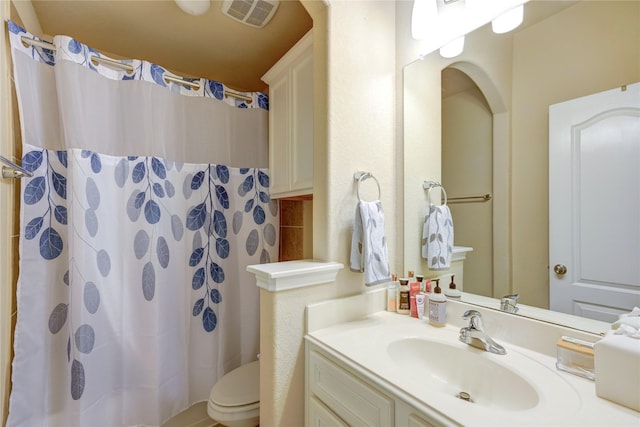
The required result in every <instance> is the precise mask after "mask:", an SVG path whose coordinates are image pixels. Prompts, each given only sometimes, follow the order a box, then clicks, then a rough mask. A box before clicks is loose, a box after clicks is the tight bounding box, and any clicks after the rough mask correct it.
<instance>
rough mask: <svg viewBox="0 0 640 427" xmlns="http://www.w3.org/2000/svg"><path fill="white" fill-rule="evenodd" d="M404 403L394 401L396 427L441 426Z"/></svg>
mask: <svg viewBox="0 0 640 427" xmlns="http://www.w3.org/2000/svg"><path fill="white" fill-rule="evenodd" d="M427 419H430V417H428V416H427V415H426V414H423V413H422V412H421V411H418V410H416V409H415V408H413V407H412V406H410V405H408V404H407V403H405V402H404V401H400V400H396V427H434V426H437V425H442V423H438V422H436V421H435V420H433V421H427Z"/></svg>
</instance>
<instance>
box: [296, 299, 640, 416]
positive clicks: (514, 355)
mask: <svg viewBox="0 0 640 427" xmlns="http://www.w3.org/2000/svg"><path fill="white" fill-rule="evenodd" d="M458 332H459V328H458V327H456V326H452V325H449V324H448V325H447V326H445V327H443V328H437V327H434V326H431V325H429V323H428V322H427V321H426V320H424V319H415V318H411V317H409V316H403V315H398V314H396V313H390V312H385V311H378V312H375V313H373V314H370V315H367V316H364V317H362V318H360V319H357V320H354V321H348V322H343V323H339V324H335V325H333V326H329V327H326V328H323V329H319V330H316V331H313V332H310V333H309V334H308V335H307V336H306V340H307V341H309V342H312V343H314V344H316V345H317V346H318V347H320V348H321V349H323V350H325V351H327V352H328V353H329V354H332V355H334V356H335V357H337V358H338V359H340V360H341V361H342V362H343V363H345V364H347V365H348V366H351V367H353V368H354V369H356V370H357V371H358V373H359V374H360V375H362V376H363V377H365V378H367V379H368V380H370V381H371V382H372V383H374V384H376V385H377V386H379V387H382V388H383V389H385V390H387V391H388V392H389V393H390V394H393V395H396V396H399V397H400V398H402V399H403V400H406V401H409V403H411V404H413V405H414V406H416V408H417V409H419V410H422V411H424V412H425V414H429V413H430V414H433V415H438V416H445V417H447V418H450V419H453V420H454V421H455V423H460V424H461V425H479V424H481V425H492V426H498V425H505V426H506V425H510V426H514V425H521V426H524V425H536V426H541V425H546V426H556V425H563V426H578V425H579V426H585V425H589V426H605V425H606V426H634V427H638V425H640V412H636V411H634V410H632V409H630V408H626V407H624V406H620V405H617V404H615V403H613V402H610V401H608V400H605V399H602V398H599V397H597V396H596V394H595V384H594V382H592V381H589V380H586V379H583V378H580V377H577V376H575V375H571V374H569V373H566V372H561V371H558V370H557V369H556V367H555V362H556V359H555V357H551V356H549V355H548V354H542V353H538V352H536V351H533V350H530V349H528V348H523V347H520V346H517V345H515V344H510V343H508V342H505V341H499V343H500V344H502V345H503V346H504V347H505V348H506V349H507V355H506V356H500V355H494V354H490V353H487V352H483V351H481V350H478V352H479V353H478V357H485V358H489V359H491V360H493V361H494V362H496V363H500V364H504V365H505V366H506V367H508V368H510V369H513V370H515V371H517V372H518V374H520V375H521V376H522V377H523V378H526V379H528V380H529V381H531V382H532V384H534V388H536V389H537V390H538V392H539V395H540V396H539V397H540V405H539V406H537V407H533V408H531V409H526V410H517V411H514V410H504V409H500V410H498V409H496V408H488V407H486V406H480V405H475V404H473V403H471V404H470V403H469V402H465V401H462V400H460V399H456V398H452V397H451V396H449V395H446V394H444V393H442V392H439V391H436V390H430V389H429V381H430V379H428V378H425V379H424V381H422V380H416V379H415V378H409V377H410V376H407V375H404V374H402V372H403V367H400V366H399V364H397V363H394V361H393V359H392V358H391V356H390V354H389V351H388V348H389V347H390V346H392V345H393V342H394V341H396V340H400V339H403V338H425V339H432V340H435V341H441V342H446V343H447V344H450V345H453V346H458V347H460V346H462V347H463V348H465V349H466V347H469V346H467V345H466V344H463V343H460V342H459V341H458V340H457V336H458ZM474 350H475V349H474ZM427 356H428V355H427ZM523 358H524V359H523ZM532 362H534V363H532ZM519 363H520V364H522V363H526V364H527V365H526V367H527V369H529V370H532V371H540V372H547V371H546V370H544V369H545V368H546V369H549V370H551V371H553V372H554V373H556V374H557V375H558V381H559V384H560V383H562V384H563V387H564V388H565V389H566V390H568V389H573V390H574V391H575V395H571V396H569V395H568V394H570V393H566V394H562V393H561V392H560V391H558V390H553V389H551V390H550V389H549V387H547V388H546V389H545V393H544V394H543V393H541V392H540V391H541V390H540V388H545V387H546V386H545V384H538V383H540V381H538V383H536V373H535V372H525V370H520V371H518V367H519V365H518V364H519ZM538 364H539V365H542V366H538ZM540 369H542V371H541V370H540ZM414 377H415V376H414ZM554 381H555V379H554ZM567 387H568V388H567ZM561 389H562V387H561Z"/></svg>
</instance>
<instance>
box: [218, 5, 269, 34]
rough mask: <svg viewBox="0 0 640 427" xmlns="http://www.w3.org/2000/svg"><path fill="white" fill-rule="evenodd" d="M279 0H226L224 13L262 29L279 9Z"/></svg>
mask: <svg viewBox="0 0 640 427" xmlns="http://www.w3.org/2000/svg"><path fill="white" fill-rule="evenodd" d="M279 3H280V1H279V0H224V1H223V2H222V13H224V14H225V15H227V16H229V17H231V18H233V19H235V20H236V21H240V22H242V23H243V24H247V25H250V26H252V27H256V28H262V27H264V26H265V25H267V23H268V22H269V21H270V20H271V18H272V17H273V15H274V14H275V13H276V10H277V9H278V4H279Z"/></svg>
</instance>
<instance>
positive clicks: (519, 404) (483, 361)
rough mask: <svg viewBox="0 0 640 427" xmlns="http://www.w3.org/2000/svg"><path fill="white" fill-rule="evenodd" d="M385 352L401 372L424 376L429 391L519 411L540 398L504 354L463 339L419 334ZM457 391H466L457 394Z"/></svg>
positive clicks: (473, 403)
mask: <svg viewBox="0 0 640 427" xmlns="http://www.w3.org/2000/svg"><path fill="white" fill-rule="evenodd" d="M387 352H388V354H389V356H391V359H392V360H393V361H394V362H395V363H396V364H398V366H401V367H402V371H403V372H406V373H407V375H411V376H413V377H414V378H415V377H417V378H421V379H422V380H424V384H425V387H428V388H429V389H430V390H431V391H436V390H437V391H439V392H442V393H444V394H446V395H448V396H452V397H459V398H463V397H465V398H466V397H467V396H468V397H470V399H471V400H470V402H469V404H470V405H481V406H484V407H487V408H495V409H500V410H508V411H522V410H527V409H531V408H534V407H536V406H537V405H538V404H539V402H540V397H539V395H538V392H537V391H536V389H535V388H534V387H533V386H532V385H531V384H530V383H529V381H528V380H526V379H525V378H523V377H522V376H521V375H519V374H518V373H516V372H515V371H514V370H512V369H510V368H509V367H507V366H505V365H504V364H502V363H501V358H506V357H507V356H502V355H495V354H491V353H487V352H484V351H482V350H479V349H476V348H474V347H471V346H469V345H466V344H463V343H460V345H454V344H452V343H448V342H442V341H436V340H431V339H422V338H404V339H400V340H396V341H393V342H391V343H390V344H389V345H388V347H387ZM525 360H526V358H525ZM525 368H526V367H525ZM550 374H553V373H550ZM461 393H466V395H465V394H462V397H460V396H461Z"/></svg>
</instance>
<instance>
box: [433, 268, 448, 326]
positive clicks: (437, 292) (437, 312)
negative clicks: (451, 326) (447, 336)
mask: <svg viewBox="0 0 640 427" xmlns="http://www.w3.org/2000/svg"><path fill="white" fill-rule="evenodd" d="M435 282H436V287H435V288H434V289H433V294H431V295H429V323H430V324H432V325H433V326H444V325H445V323H446V322H447V297H445V296H444V295H443V294H442V289H440V283H439V282H440V279H435Z"/></svg>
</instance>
